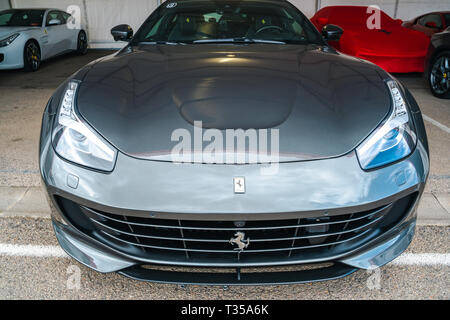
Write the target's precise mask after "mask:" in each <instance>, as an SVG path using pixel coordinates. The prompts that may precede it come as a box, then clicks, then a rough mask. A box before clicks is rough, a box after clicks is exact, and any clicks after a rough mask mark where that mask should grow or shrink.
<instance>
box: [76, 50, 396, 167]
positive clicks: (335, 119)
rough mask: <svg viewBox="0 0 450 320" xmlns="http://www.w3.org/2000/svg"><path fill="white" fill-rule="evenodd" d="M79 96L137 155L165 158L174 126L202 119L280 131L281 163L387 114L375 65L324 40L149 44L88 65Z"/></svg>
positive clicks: (345, 138)
mask: <svg viewBox="0 0 450 320" xmlns="http://www.w3.org/2000/svg"><path fill="white" fill-rule="evenodd" d="M77 103H78V109H79V112H80V114H81V115H82V116H83V117H84V118H85V119H86V120H87V121H88V122H89V123H90V124H91V125H92V126H93V127H94V128H95V129H96V130H97V131H98V132H99V133H101V134H102V135H103V136H104V137H105V138H106V139H108V140H109V141H110V142H111V143H112V144H113V145H114V146H116V147H117V148H118V149H119V150H120V151H122V152H123V153H125V154H128V155H131V156H134V157H138V158H143V159H152V160H164V161H170V159H171V158H170V152H171V150H172V148H173V147H174V145H175V144H176V142H174V141H171V135H172V133H173V131H174V130H176V129H180V128H182V129H187V130H189V131H190V132H191V133H192V132H193V128H194V126H193V122H194V121H202V123H203V127H205V128H217V129H220V130H224V129H237V128H243V129H248V128H254V129H269V128H273V129H279V136H280V138H279V141H280V143H279V148H280V157H281V161H298V160H308V159H321V158H328V157H334V156H338V155H343V154H346V153H348V152H349V151H351V150H353V149H354V148H355V146H356V145H357V144H358V143H359V142H360V141H362V140H363V139H364V138H365V137H366V136H368V135H369V133H370V132H371V131H372V130H373V129H374V128H375V127H376V126H377V125H378V124H379V123H380V122H381V121H382V119H383V118H384V117H385V116H386V115H387V113H388V112H389V109H390V96H389V93H388V91H387V88H386V86H385V84H384V82H383V80H382V79H381V77H380V75H379V73H378V68H377V67H375V66H374V65H372V64H369V63H365V62H361V61H360V60H358V59H356V58H351V57H348V56H346V55H342V54H339V53H336V52H335V51H330V50H329V49H327V48H325V49H323V48H320V47H317V46H299V45H269V44H251V45H236V44H228V45H227V44H197V45H147V46H141V47H136V48H133V49H128V52H127V50H126V49H125V50H123V51H122V52H120V53H118V54H117V55H115V56H111V57H108V58H105V59H103V60H102V61H100V62H98V63H97V64H95V65H93V66H91V69H90V71H89V72H87V74H86V76H85V77H84V79H83V82H82V84H81V86H80V89H79V94H78V102H77ZM269 134H270V133H269ZM205 144H207V143H205Z"/></svg>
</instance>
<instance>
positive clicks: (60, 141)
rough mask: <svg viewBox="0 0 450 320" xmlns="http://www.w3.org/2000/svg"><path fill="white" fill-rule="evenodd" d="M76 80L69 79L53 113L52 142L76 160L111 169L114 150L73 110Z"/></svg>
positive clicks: (87, 164) (62, 155)
mask: <svg viewBox="0 0 450 320" xmlns="http://www.w3.org/2000/svg"><path fill="white" fill-rule="evenodd" d="M78 86H79V82H76V81H70V82H69V84H68V86H67V88H66V91H65V92H64V97H63V99H62V101H61V105H60V107H59V111H58V114H57V115H56V119H55V124H54V128H53V146H54V148H55V151H56V152H57V153H58V155H59V156H61V157H62V158H64V159H66V160H69V161H72V162H75V163H77V164H80V165H83V166H86V167H89V168H93V169H97V170H101V171H112V170H113V169H114V164H115V162H116V155H117V151H116V150H115V149H114V148H113V147H112V146H111V145H110V144H109V143H108V142H107V141H106V140H105V139H103V138H102V137H101V136H99V135H98V134H97V133H95V132H94V131H93V130H92V129H91V128H90V127H89V125H88V124H87V123H85V122H84V121H82V120H81V119H80V117H79V116H78V115H77V113H76V112H75V99H76V96H77V90H78Z"/></svg>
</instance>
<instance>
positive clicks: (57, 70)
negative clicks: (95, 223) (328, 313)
mask: <svg viewBox="0 0 450 320" xmlns="http://www.w3.org/2000/svg"><path fill="white" fill-rule="evenodd" d="M111 53H112V52H111V51H90V52H89V53H88V54H87V55H86V56H82V57H79V56H75V55H66V56H63V57H59V58H56V59H52V60H50V61H47V62H45V63H43V65H42V68H41V69H40V70H39V71H38V72H36V73H25V72H24V71H21V70H15V71H0V230H2V232H0V299H5V298H107V297H113V298H124V299H126V298H143V299H151V298H160V299H166V298H167V299H176V298H180V299H189V298H191V299H205V298H212V299H214V298H217V299H221V298H228V299H233V298H238V299H240V298H242V299H245V298H247V299H251V298H253V299H260V298H267V299H277V298H278V299H280V298H281V299H282V298H286V299H314V298H316V299H343V298H350V299H353V298H367V299H379V298H384V299H386V298H422V299H428V298H440V299H449V298H450V272H449V271H450V267H449V264H445V263H444V264H437V265H435V264H431V265H427V264H426V263H425V264H412V265H408V264H405V265H402V264H389V265H388V266H386V267H383V268H382V269H381V274H380V277H381V286H380V288H377V289H371V288H369V287H370V286H368V281H369V280H370V278H371V277H372V275H371V274H370V273H366V272H365V271H359V272H357V273H355V274H353V275H351V276H349V277H347V278H345V279H341V280H335V281H329V282H325V283H317V284H306V285H295V286H276V287H249V288H239V287H237V288H230V290H229V291H223V290H221V289H220V288H214V287H208V288H204V287H198V286H192V287H189V288H187V289H180V288H178V287H176V286H169V285H159V284H146V283H138V282H135V281H130V280H128V279H125V278H123V277H121V276H118V275H116V274H108V275H103V274H98V273H96V272H93V271H91V270H89V269H87V268H85V267H82V266H80V265H78V264H77V263H75V262H74V261H73V260H70V259H66V258H59V257H51V256H49V257H46V258H45V257H44V258H43V257H40V258H39V257H33V256H22V257H18V256H11V255H3V254H2V250H3V249H4V248H5V246H4V245H5V244H7V245H8V244H9V245H18V246H23V245H36V246H55V247H56V240H55V238H54V236H53V233H52V230H51V227H50V222H49V220H48V210H47V207H46V205H45V203H44V201H43V195H42V193H41V191H40V190H39V188H38V186H39V185H40V177H39V171H38V160H37V159H38V142H39V132H40V125H41V117H42V112H43V109H44V107H45V105H46V102H47V101H48V99H49V98H50V96H51V94H52V93H53V91H54V89H55V88H56V87H57V86H58V85H59V84H60V83H61V82H62V81H63V80H64V79H66V78H67V77H68V76H69V75H70V74H72V73H73V72H75V71H76V70H78V69H79V68H81V67H82V66H83V65H85V64H86V63H88V62H90V61H92V60H94V59H96V58H98V57H101V56H104V55H107V54H111ZM397 77H398V79H399V80H400V81H402V82H403V83H404V84H405V85H406V86H407V87H408V88H409V89H410V90H411V92H412V93H413V95H414V97H415V98H416V99H417V101H418V103H419V105H420V107H421V109H422V112H423V114H424V115H425V116H426V118H427V119H428V120H427V121H426V122H425V126H426V130H427V134H428V138H429V143H430V152H431V173H430V178H429V182H428V184H427V187H426V194H425V195H424V199H423V201H422V207H423V210H422V211H423V212H426V213H427V214H429V215H431V218H432V219H428V220H427V219H425V218H430V217H428V216H423V217H422V218H423V219H422V224H421V226H420V227H419V228H418V230H417V235H416V237H415V238H414V241H413V244H412V245H411V247H410V248H409V249H408V252H409V253H413V254H429V253H433V254H435V253H436V254H444V255H445V254H447V255H448V253H449V252H450V247H449V242H448V239H449V234H450V233H449V232H450V227H449V225H450V223H449V221H450V209H449V206H450V197H449V195H450V161H449V159H450V132H449V129H448V128H449V127H450V100H440V99H437V98H435V97H433V96H432V95H431V93H430V92H429V89H428V87H427V85H426V83H425V80H423V79H422V77H421V75H420V74H410V75H397ZM435 121H437V122H438V124H436V122H435ZM424 214H425V213H424ZM419 215H420V216H422V214H419ZM30 217H33V218H30ZM2 244H3V247H2ZM2 248H3V249H2ZM73 265H76V266H78V268H81V269H80V270H81V275H82V285H81V286H82V287H81V289H82V290H80V289H77V290H69V289H68V288H67V285H66V284H67V274H68V271H67V270H69V269H68V268H70V267H71V266H73Z"/></svg>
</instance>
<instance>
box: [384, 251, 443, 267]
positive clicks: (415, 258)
mask: <svg viewBox="0 0 450 320" xmlns="http://www.w3.org/2000/svg"><path fill="white" fill-rule="evenodd" d="M391 263H392V264H395V265H403V266H404V265H427V266H430V265H445V266H450V253H404V254H402V255H401V256H399V257H398V258H397V259H395V260H394V261H392V262H391Z"/></svg>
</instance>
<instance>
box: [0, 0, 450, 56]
mask: <svg viewBox="0 0 450 320" xmlns="http://www.w3.org/2000/svg"><path fill="white" fill-rule="evenodd" d="M290 1H291V3H292V4H294V5H296V6H297V7H298V8H299V9H300V10H301V11H302V12H303V13H305V14H306V16H308V17H311V16H313V15H314V13H315V9H316V5H319V7H320V8H323V7H325V6H329V5H378V6H380V8H381V9H382V10H383V11H385V12H386V13H387V14H389V15H390V16H392V17H394V15H395V8H396V3H397V0H290ZM3 2H7V1H5V0H0V8H1V5H2V3H3ZM11 3H12V6H13V7H14V8H23V7H51V8H58V9H63V10H66V9H67V7H68V6H69V5H77V6H79V7H80V9H81V13H82V23H83V24H85V25H86V26H87V31H88V36H89V39H90V45H91V47H93V48H113V47H118V46H119V47H120V46H121V45H123V44H120V43H117V42H114V41H112V37H111V35H110V31H109V30H110V29H111V28H112V27H113V26H115V25H118V24H121V23H127V24H129V25H131V26H132V27H133V29H134V30H137V29H138V27H139V26H140V25H141V24H142V22H144V20H145V19H146V18H147V17H148V16H149V15H150V13H151V12H152V11H153V10H154V9H156V7H157V0H127V1H123V0H11ZM440 10H449V11H450V0H398V6H397V15H396V17H395V18H400V19H411V18H414V17H416V16H418V15H421V14H423V13H426V12H431V11H440Z"/></svg>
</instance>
